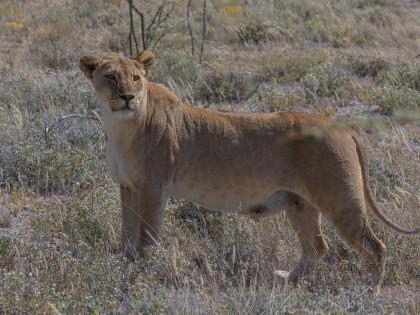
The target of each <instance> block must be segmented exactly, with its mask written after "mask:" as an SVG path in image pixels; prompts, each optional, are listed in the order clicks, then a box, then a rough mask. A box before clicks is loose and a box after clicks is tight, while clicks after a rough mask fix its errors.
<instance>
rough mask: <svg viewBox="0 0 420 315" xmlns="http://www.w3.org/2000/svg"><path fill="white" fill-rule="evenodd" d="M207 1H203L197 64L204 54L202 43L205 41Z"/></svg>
mask: <svg viewBox="0 0 420 315" xmlns="http://www.w3.org/2000/svg"><path fill="white" fill-rule="evenodd" d="M206 16H207V0H204V3H203V34H202V38H201V49H200V56H199V59H198V60H199V63H201V62H202V61H203V53H204V41H205V40H206V33H207V21H206V20H207V18H206Z"/></svg>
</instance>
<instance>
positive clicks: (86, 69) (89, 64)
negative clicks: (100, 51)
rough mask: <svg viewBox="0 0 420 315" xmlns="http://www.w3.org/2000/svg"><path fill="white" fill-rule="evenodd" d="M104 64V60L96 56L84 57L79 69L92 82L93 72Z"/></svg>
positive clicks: (81, 59)
mask: <svg viewBox="0 0 420 315" xmlns="http://www.w3.org/2000/svg"><path fill="white" fill-rule="evenodd" d="M102 63H103V60H102V59H99V58H97V57H94V56H84V57H82V58H80V62H79V68H80V70H82V72H83V73H84V74H85V76H86V77H87V78H88V79H89V80H92V78H93V72H94V71H95V70H96V69H97V68H98V67H99V66H100V65H101V64H102Z"/></svg>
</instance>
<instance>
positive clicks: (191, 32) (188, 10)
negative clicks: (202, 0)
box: [187, 0, 195, 56]
mask: <svg viewBox="0 0 420 315" xmlns="http://www.w3.org/2000/svg"><path fill="white" fill-rule="evenodd" d="M191 3H192V0H189V1H188V4H187V23H188V30H189V32H190V37H191V56H194V53H195V51H194V33H193V30H192V27H191V22H190V10H191Z"/></svg>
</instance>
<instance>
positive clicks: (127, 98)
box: [119, 94, 134, 105]
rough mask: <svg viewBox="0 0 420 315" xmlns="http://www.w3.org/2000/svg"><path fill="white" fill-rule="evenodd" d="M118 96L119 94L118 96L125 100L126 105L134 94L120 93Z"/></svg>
mask: <svg viewBox="0 0 420 315" xmlns="http://www.w3.org/2000/svg"><path fill="white" fill-rule="evenodd" d="M119 96H120V98H122V99H123V100H125V103H126V104H127V105H128V104H130V101H131V100H132V99H133V98H134V95H131V94H120V95H119Z"/></svg>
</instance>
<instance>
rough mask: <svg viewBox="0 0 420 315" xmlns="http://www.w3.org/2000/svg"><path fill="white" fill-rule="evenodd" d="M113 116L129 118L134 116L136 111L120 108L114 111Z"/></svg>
mask: <svg viewBox="0 0 420 315" xmlns="http://www.w3.org/2000/svg"><path fill="white" fill-rule="evenodd" d="M112 116H114V117H116V118H119V119H129V118H132V117H134V111H133V110H131V109H129V108H125V109H120V110H116V111H112Z"/></svg>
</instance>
